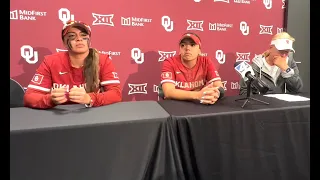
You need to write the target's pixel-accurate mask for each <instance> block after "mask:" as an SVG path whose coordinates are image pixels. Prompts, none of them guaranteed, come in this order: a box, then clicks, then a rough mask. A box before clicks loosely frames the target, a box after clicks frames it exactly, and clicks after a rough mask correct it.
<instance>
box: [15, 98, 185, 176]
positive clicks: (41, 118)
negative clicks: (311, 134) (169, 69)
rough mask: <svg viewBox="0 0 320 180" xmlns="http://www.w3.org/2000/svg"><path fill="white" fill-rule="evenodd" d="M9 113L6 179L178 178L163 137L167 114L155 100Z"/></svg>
mask: <svg viewBox="0 0 320 180" xmlns="http://www.w3.org/2000/svg"><path fill="white" fill-rule="evenodd" d="M10 115H11V117H10V176H11V177H10V179H11V180H71V179H72V180H107V179H110V180H111V179H112V180H131V179H132V180H140V179H148V180H149V179H158V178H159V177H163V176H167V177H170V176H171V177H178V176H179V175H176V174H175V173H177V172H179V170H178V169H176V168H177V167H178V166H176V165H175V162H176V160H175V158H174V157H173V154H172V153H171V151H172V148H171V147H170V144H169V141H170V139H168V137H167V130H166V128H167V127H166V120H167V118H168V117H169V114H168V113H166V112H165V111H164V110H163V109H162V108H161V107H160V106H159V105H158V104H157V103H156V102H151V101H150V102H148V101H145V102H122V103H117V104H113V105H109V106H104V107H97V108H84V107H83V106H82V105H65V106H58V107H56V108H54V109H52V110H35V109H28V108H13V109H11V110H10ZM165 163H167V164H165Z"/></svg>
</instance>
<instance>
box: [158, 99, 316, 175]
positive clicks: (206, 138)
mask: <svg viewBox="0 0 320 180" xmlns="http://www.w3.org/2000/svg"><path fill="white" fill-rule="evenodd" d="M253 97H254V98H257V99H260V100H263V101H266V102H269V103H270V104H269V105H265V104H261V103H258V102H254V101H251V102H249V103H247V105H246V106H245V107H244V108H241V106H242V104H243V101H240V102H235V99H239V98H240V97H238V96H234V97H225V98H223V99H221V100H219V101H218V102H217V103H216V104H214V105H209V106H207V105H202V104H197V103H193V102H184V101H174V100H164V101H160V102H159V104H160V105H161V106H162V107H163V108H164V109H165V110H166V111H167V112H168V113H169V114H170V115H171V118H170V120H169V122H168V123H169V126H171V128H170V129H171V130H172V134H174V137H175V138H172V139H174V140H172V141H175V142H176V144H177V149H179V152H180V153H179V155H180V159H181V161H182V168H183V174H184V175H185V177H186V179H197V180H198V179H200V180H213V179H214V180H308V179H310V176H309V174H310V165H309V164H310V163H309V162H310V148H309V146H310V102H309V101H305V102H286V101H281V100H278V99H275V98H269V97H264V96H253Z"/></svg>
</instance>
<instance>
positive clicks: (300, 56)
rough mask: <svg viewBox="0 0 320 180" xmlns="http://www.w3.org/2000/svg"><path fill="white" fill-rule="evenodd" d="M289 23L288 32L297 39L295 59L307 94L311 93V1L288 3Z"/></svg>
mask: <svg viewBox="0 0 320 180" xmlns="http://www.w3.org/2000/svg"><path fill="white" fill-rule="evenodd" d="M287 5H288V8H287V9H286V10H287V12H286V14H287V22H286V23H284V25H286V26H287V27H286V28H287V30H288V32H289V33H290V34H291V35H292V36H293V37H295V39H296V43H295V50H296V53H295V54H294V58H295V59H296V60H297V61H300V62H301V63H300V64H298V67H299V69H300V75H301V78H302V80H303V84H304V89H303V91H305V92H310V0H303V1H301V0H290V2H288V4H287Z"/></svg>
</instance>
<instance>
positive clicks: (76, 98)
mask: <svg viewBox="0 0 320 180" xmlns="http://www.w3.org/2000/svg"><path fill="white" fill-rule="evenodd" d="M61 37H62V41H63V44H64V46H65V47H66V48H67V49H68V51H67V52H59V53H55V54H52V55H49V56H46V57H45V59H44V60H43V62H42V63H41V64H40V66H39V67H38V69H37V70H36V73H35V75H34V77H33V78H32V80H31V82H30V84H29V85H28V89H27V91H26V93H25V96H24V104H25V106H27V107H31V108H39V109H48V108H52V107H54V106H56V105H59V104H74V103H76V104H84V105H85V106H86V107H92V106H102V105H107V104H112V103H116V102H119V101H121V98H122V97H121V89H120V80H119V77H118V75H117V72H116V70H115V68H114V66H113V64H112V61H111V60H110V58H109V56H108V55H103V54H99V53H98V51H97V50H95V49H93V48H90V42H91V39H90V37H91V29H90V27H89V26H88V25H86V24H85V23H83V22H80V21H69V22H67V23H66V24H65V25H64V27H63V29H62V32H61Z"/></svg>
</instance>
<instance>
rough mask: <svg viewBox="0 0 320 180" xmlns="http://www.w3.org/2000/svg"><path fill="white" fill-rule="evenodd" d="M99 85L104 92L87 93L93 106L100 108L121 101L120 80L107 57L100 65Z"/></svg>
mask: <svg viewBox="0 0 320 180" xmlns="http://www.w3.org/2000/svg"><path fill="white" fill-rule="evenodd" d="M100 85H101V86H102V87H103V89H104V92H101V93H99V92H98V93H95V92H93V93H89V95H90V97H91V99H92V101H93V106H102V105H107V104H112V103H116V102H120V101H121V100H122V95H121V88H120V79H119V76H118V73H117V71H116V69H115V67H114V66H113V63H112V61H111V60H110V58H109V56H107V58H106V59H105V60H104V62H103V63H102V64H100Z"/></svg>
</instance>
